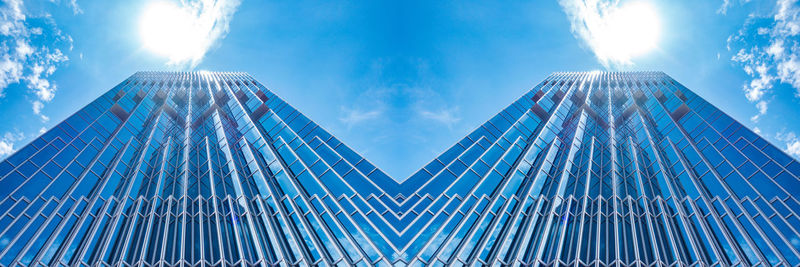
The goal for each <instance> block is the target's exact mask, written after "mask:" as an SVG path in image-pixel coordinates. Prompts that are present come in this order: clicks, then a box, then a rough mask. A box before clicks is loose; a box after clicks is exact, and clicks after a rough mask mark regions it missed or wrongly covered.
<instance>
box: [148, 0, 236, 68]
mask: <svg viewBox="0 0 800 267" xmlns="http://www.w3.org/2000/svg"><path fill="white" fill-rule="evenodd" d="M239 3H240V1H239V0H184V1H181V3H180V5H178V6H174V5H172V4H171V3H166V2H160V3H154V4H151V5H150V7H149V8H148V9H147V10H146V11H145V13H144V14H143V15H142V18H141V24H140V31H141V32H140V33H141V36H142V39H143V41H144V44H145V46H146V47H148V48H150V49H151V50H153V51H154V52H157V53H160V54H163V55H165V56H167V57H168V58H169V61H168V62H167V64H168V65H172V66H188V67H192V68H193V67H195V66H197V64H199V63H200V61H202V59H203V57H204V56H205V54H206V53H207V52H208V50H209V49H211V48H212V47H213V46H214V45H215V44H216V43H217V42H218V41H219V40H221V39H223V38H225V35H226V34H227V33H228V30H229V25H230V22H231V20H232V19H233V15H234V13H235V12H236V9H237V8H238V7H239Z"/></svg>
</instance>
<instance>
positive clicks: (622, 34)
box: [558, 0, 660, 68]
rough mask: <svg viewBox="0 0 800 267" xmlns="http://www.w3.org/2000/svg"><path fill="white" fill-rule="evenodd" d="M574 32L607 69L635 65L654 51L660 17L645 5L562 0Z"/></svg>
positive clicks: (596, 0) (608, 0)
mask: <svg viewBox="0 0 800 267" xmlns="http://www.w3.org/2000/svg"><path fill="white" fill-rule="evenodd" d="M558 3H559V4H560V5H561V7H562V8H563V10H564V13H566V14H567V18H568V19H569V21H570V26H571V30H572V33H573V34H574V35H575V37H576V38H578V39H580V40H581V41H582V42H583V43H584V44H585V45H586V46H588V48H589V49H591V50H592V52H593V53H594V55H595V56H596V57H597V59H598V60H599V61H600V63H601V64H603V66H605V67H606V68H616V67H623V66H627V65H632V64H633V61H632V58H633V57H634V56H637V55H639V54H641V53H643V52H646V51H647V50H649V49H652V48H654V46H655V45H656V44H655V42H656V41H657V39H658V32H659V27H660V26H659V25H658V24H659V23H658V18H657V14H655V13H654V12H653V9H652V8H650V7H649V5H647V4H646V3H645V2H641V1H640V2H632V3H626V5H622V3H620V1H619V0H559V1H558Z"/></svg>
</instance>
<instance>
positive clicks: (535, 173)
mask: <svg viewBox="0 0 800 267" xmlns="http://www.w3.org/2000/svg"><path fill="white" fill-rule="evenodd" d="M799 177H800V163H798V162H797V161H795V160H793V159H792V158H790V157H789V156H787V155H786V154H785V153H784V152H782V151H781V150H780V149H778V148H776V147H775V146H773V145H772V144H769V143H768V142H767V141H765V140H764V139H762V138H761V137H759V136H758V135H756V134H754V133H753V132H752V131H750V130H748V129H747V128H745V127H743V126H742V125H741V124H740V123H738V122H736V121H734V120H733V119H731V118H730V117H729V116H728V115H726V114H725V113H724V112H722V111H720V110H719V109H717V108H715V107H714V106H712V105H711V104H709V103H707V102H706V101H704V100H703V99H702V98H700V97H698V96H697V95H696V94H694V93H693V92H692V91H690V90H689V89H687V88H685V87H684V86H682V85H681V84H679V83H677V82H676V81H674V80H673V79H672V78H670V77H669V76H667V75H665V74H663V73H661V72H584V73H555V74H553V75H551V76H550V77H548V78H547V79H546V80H545V81H543V82H541V83H540V84H538V85H536V86H535V87H534V88H533V89H531V90H530V91H529V92H527V93H526V94H525V95H523V96H522V97H520V98H519V99H518V100H516V101H515V102H514V103H512V104H511V105H510V106H508V107H507V108H505V109H504V110H502V111H501V112H500V113H498V114H497V115H496V116H494V117H492V118H491V119H490V120H489V121H488V122H486V123H484V124H483V125H481V126H480V127H478V128H477V129H476V130H474V131H473V132H471V133H470V134H469V135H467V136H466V137H464V138H463V139H462V140H460V141H459V142H458V143H456V144H455V145H453V146H452V147H450V148H449V149H447V151H445V152H444V153H442V154H441V155H440V156H439V157H437V158H436V159H434V160H432V161H431V162H430V163H428V164H427V165H425V166H424V167H423V168H422V169H420V170H419V171H417V172H416V173H415V174H413V175H412V176H411V177H409V178H407V179H406V180H404V181H403V182H397V181H396V180H394V179H392V178H390V177H389V176H388V175H386V174H385V173H384V172H382V171H381V170H380V169H378V168H377V167H376V166H374V165H373V164H371V163H370V162H369V161H367V160H366V159H364V158H362V157H361V156H359V155H358V154H357V153H356V152H354V151H353V150H352V149H350V148H348V147H347V146H346V145H344V144H343V143H342V142H340V141H339V140H338V139H336V138H335V137H333V136H332V135H331V134H330V133H328V132H326V131H325V130H323V129H322V128H320V127H319V126H318V125H317V124H315V123H314V122H312V121H311V120H310V119H309V118H307V117H305V116H304V115H303V114H301V113H300V112H298V111H297V110H295V109H294V108H292V107H291V106H290V105H288V104H287V103H286V102H284V101H283V100H281V99H280V98H278V97H277V96H276V95H274V94H273V93H272V92H270V91H269V90H268V89H267V88H265V87H264V86H263V85H261V84H259V83H258V82H257V81H255V80H254V79H253V78H252V77H250V76H248V75H247V74H244V73H225V72H219V73H214V72H139V73H136V74H134V75H133V76H131V77H130V78H128V79H127V80H125V81H123V82H122V83H120V84H119V85H117V86H115V87H114V88H112V89H111V90H110V91H108V92H107V93H105V94H103V95H102V96H101V97H100V98H98V99H97V100H95V101H93V102H92V103H90V104H89V105H87V106H86V107H84V108H83V109H81V110H80V111H78V112H77V113H75V114H74V115H72V116H70V117H69V118H68V119H66V120H65V121H63V122H61V123H59V124H58V125H56V126H55V127H54V128H52V129H51V130H49V131H48V132H46V133H45V134H43V135H42V136H41V137H39V138H37V139H35V140H34V141H33V142H31V143H30V144H28V145H27V146H25V147H23V148H21V149H20V150H19V151H17V152H16V153H15V154H13V155H12V156H10V157H8V158H7V159H6V160H4V161H3V162H2V163H0V264H2V265H5V266H9V265H34V264H42V265H58V264H61V265H77V264H91V265H95V264H111V265H117V264H123V263H124V264H137V265H139V264H142V265H155V264H164V265H175V264H184V265H199V264H201V263H204V264H214V265H220V264H223V263H224V264H240V265H255V264H263V265H274V264H279V265H294V264H297V265H312V264H319V265H342V266H346V265H362V266H368V265H383V266H387V265H397V266H402V265H406V264H412V265H450V264H457V265H461V264H470V265H473V264H474V265H482V264H492V265H501V264H548V265H562V264H570V265H586V264H598V265H611V264H618V265H642V266H644V265H647V266H650V265H652V264H665V265H673V264H687V265H688V264H695V263H706V264H708V265H712V264H715V263H716V264H719V265H721V266H727V265H735V264H739V265H755V264H759V263H760V264H764V265H781V264H782V265H791V266H797V265H798V264H800V253H798V251H800V234H798V233H799V232H800V217H798V212H800V202H798V199H797V196H798V191H800V180H799V179H798V178H799Z"/></svg>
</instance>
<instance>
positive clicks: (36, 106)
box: [32, 100, 50, 122]
mask: <svg viewBox="0 0 800 267" xmlns="http://www.w3.org/2000/svg"><path fill="white" fill-rule="evenodd" d="M32 107H33V114H36V115H38V116H39V117H40V118H41V119H42V121H43V122H47V121H49V120H50V117H47V116H45V115H44V114H42V108H44V104H42V102H41V101H38V100H37V101H33V105H32Z"/></svg>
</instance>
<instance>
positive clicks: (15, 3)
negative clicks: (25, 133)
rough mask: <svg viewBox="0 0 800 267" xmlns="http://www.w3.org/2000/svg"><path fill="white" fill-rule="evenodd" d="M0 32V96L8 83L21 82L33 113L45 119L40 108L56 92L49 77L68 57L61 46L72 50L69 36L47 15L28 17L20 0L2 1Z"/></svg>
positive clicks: (51, 98)
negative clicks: (30, 98) (26, 90)
mask: <svg viewBox="0 0 800 267" xmlns="http://www.w3.org/2000/svg"><path fill="white" fill-rule="evenodd" d="M71 3H72V5H71V6H72V8H73V9H75V8H77V10H80V8H79V7H77V3H74V1H72V2H71ZM76 13H78V12H76ZM32 21H42V22H44V25H45V26H46V27H48V28H47V29H43V28H41V27H32V26H30V25H31V24H32ZM38 24H42V23H37V25H38ZM0 35H1V36H2V37H3V38H2V40H1V41H0V97H3V96H5V90H6V89H8V88H9V87H10V86H12V85H14V84H24V86H25V87H27V89H28V92H29V93H30V94H31V97H32V98H33V100H31V105H32V109H33V111H34V114H36V115H37V116H40V117H41V118H42V120H45V121H46V120H47V116H45V115H43V114H41V111H42V108H43V107H44V104H45V103H47V102H50V101H51V100H53V98H54V97H55V93H56V91H57V86H56V84H55V83H53V82H52V81H50V80H49V77H50V76H51V75H53V73H55V71H56V69H57V68H58V67H60V66H61V65H62V64H63V63H64V62H66V61H68V60H69V58H68V57H67V56H66V55H65V54H64V53H63V52H62V49H67V50H71V49H72V37H70V36H69V35H67V34H64V33H63V32H62V31H61V30H60V29H59V28H58V27H57V25H56V23H55V21H53V19H52V17H51V16H50V15H49V14H44V15H42V16H39V17H31V16H28V15H27V14H26V13H25V6H24V3H23V2H22V1H21V0H3V5H2V6H0Z"/></svg>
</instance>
